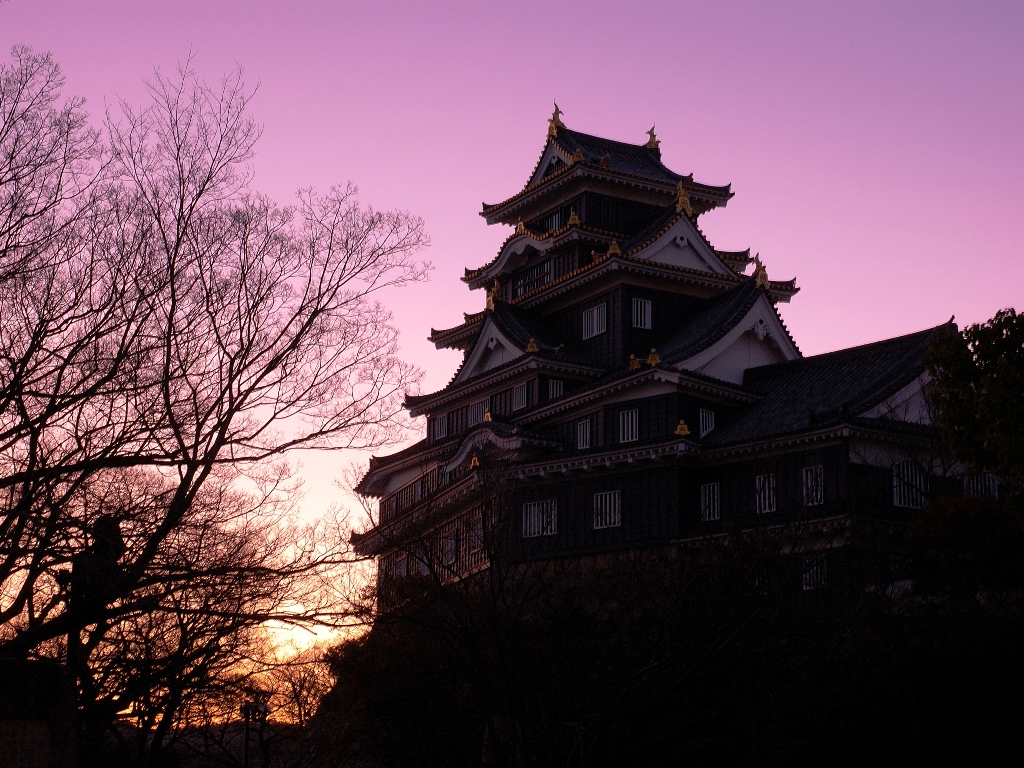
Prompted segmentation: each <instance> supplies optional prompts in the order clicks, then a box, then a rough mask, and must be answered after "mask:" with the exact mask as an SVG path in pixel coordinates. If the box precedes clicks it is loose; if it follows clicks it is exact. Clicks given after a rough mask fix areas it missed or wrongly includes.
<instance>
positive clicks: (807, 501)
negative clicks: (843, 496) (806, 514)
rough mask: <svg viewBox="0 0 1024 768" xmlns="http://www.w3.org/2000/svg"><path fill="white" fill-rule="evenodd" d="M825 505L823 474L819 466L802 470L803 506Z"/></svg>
mask: <svg viewBox="0 0 1024 768" xmlns="http://www.w3.org/2000/svg"><path fill="white" fill-rule="evenodd" d="M824 503H825V472H824V470H823V469H822V467H821V465H820V464H819V465H818V466H816V467H805V468H804V506H805V507H816V506H818V505H819V504H824Z"/></svg>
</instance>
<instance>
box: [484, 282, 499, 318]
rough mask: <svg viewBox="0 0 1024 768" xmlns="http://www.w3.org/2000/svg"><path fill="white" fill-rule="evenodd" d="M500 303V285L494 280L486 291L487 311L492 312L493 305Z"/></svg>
mask: <svg viewBox="0 0 1024 768" xmlns="http://www.w3.org/2000/svg"><path fill="white" fill-rule="evenodd" d="M499 301H501V283H499V282H498V278H494V285H492V286H491V289H490V290H489V291H487V309H489V310H491V312H493V311H494V305H495V304H497V303H498V302H499Z"/></svg>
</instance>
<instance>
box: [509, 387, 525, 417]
mask: <svg viewBox="0 0 1024 768" xmlns="http://www.w3.org/2000/svg"><path fill="white" fill-rule="evenodd" d="M525 407H526V384H525V383H523V384H516V385H515V386H514V387H512V410H513V411H519V410H522V409H523V408H525Z"/></svg>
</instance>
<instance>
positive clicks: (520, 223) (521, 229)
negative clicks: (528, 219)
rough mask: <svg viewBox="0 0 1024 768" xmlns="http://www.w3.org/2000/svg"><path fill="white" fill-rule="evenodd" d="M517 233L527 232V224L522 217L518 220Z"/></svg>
mask: <svg viewBox="0 0 1024 768" xmlns="http://www.w3.org/2000/svg"><path fill="white" fill-rule="evenodd" d="M516 234H517V235H525V234H526V225H525V224H523V220H522V219H520V220H519V221H517V222H516Z"/></svg>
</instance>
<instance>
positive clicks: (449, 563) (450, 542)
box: [441, 530, 459, 568]
mask: <svg viewBox="0 0 1024 768" xmlns="http://www.w3.org/2000/svg"><path fill="white" fill-rule="evenodd" d="M458 561H459V532H458V530H454V531H448V532H447V533H446V534H444V536H442V537H441V565H443V566H445V567H447V568H451V567H453V566H455V564H456V563H458Z"/></svg>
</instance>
